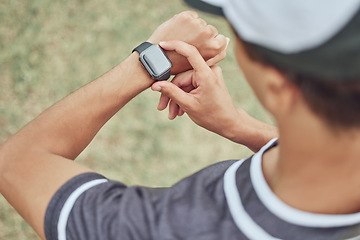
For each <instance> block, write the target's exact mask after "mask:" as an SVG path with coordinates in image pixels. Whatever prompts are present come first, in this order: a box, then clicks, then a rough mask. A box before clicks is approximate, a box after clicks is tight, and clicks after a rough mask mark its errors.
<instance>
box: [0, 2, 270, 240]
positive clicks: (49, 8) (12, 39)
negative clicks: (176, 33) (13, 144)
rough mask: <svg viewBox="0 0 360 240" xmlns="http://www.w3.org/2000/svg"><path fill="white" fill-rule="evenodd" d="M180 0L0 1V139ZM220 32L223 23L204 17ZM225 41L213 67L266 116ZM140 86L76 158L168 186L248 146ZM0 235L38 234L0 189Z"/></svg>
mask: <svg viewBox="0 0 360 240" xmlns="http://www.w3.org/2000/svg"><path fill="white" fill-rule="evenodd" d="M186 9H188V7H187V6H185V5H183V4H182V1H180V0H173V1H161V0H152V1H147V0H137V1H133V0H121V1H105V0H87V1H85V0H83V1H81V0H79V1H65V0H63V1H51V0H33V1H21V0H3V1H1V2H0V22H1V24H0V47H1V54H0V73H1V76H0V142H3V141H5V140H6V139H7V138H8V137H10V136H11V135H12V134H14V133H15V132H16V131H17V130H19V129H20V128H21V127H22V126H24V125H25V124H26V123H27V122H29V121H30V120H31V119H33V118H34V117H36V116H37V115H38V114H39V113H41V111H43V110H44V109H46V108H47V107H49V106H51V105H52V104H53V103H54V102H56V101H58V100H60V99H61V98H63V97H64V96H66V95H68V94H69V93H71V92H72V91H74V90H76V89H77V88H79V87H80V86H82V85H84V84H86V83H87V82H89V81H91V80H93V79H95V78H97V77H98V76H100V75H101V74H103V73H104V72H106V71H107V70H109V69H110V68H112V67H113V66H115V65H116V64H117V63H119V62H120V61H121V60H122V59H124V58H126V56H128V55H129V53H130V52H131V50H132V49H133V48H134V47H135V46H136V45H137V44H139V43H141V42H142V41H144V40H146V39H147V37H148V36H149V35H150V34H151V32H152V31H153V30H154V29H155V28H156V26H158V25H159V24H160V23H162V22H163V21H165V20H167V19H169V18H170V17H172V16H173V15H174V14H176V13H178V12H181V11H183V10H186ZM201 16H202V17H203V18H205V19H206V20H207V21H208V22H209V23H210V24H212V25H215V26H216V27H217V28H218V29H219V31H220V32H221V33H223V34H225V35H231V32H230V29H229V27H228V25H227V23H226V22H225V21H224V20H222V19H220V18H216V17H213V16H209V15H204V14H201ZM232 48H233V46H232V44H231V46H230V47H229V51H228V57H227V59H226V60H225V61H223V62H222V63H221V64H220V66H221V67H222V68H223V71H224V77H225V79H226V84H227V86H228V88H229V91H230V94H231V95H232V97H233V99H234V102H235V105H236V106H238V107H241V108H244V109H245V110H246V111H248V112H249V113H250V114H252V115H255V116H257V117H258V118H259V119H261V120H264V121H267V122H269V121H270V119H269V116H268V115H267V114H266V113H265V112H264V110H263V109H262V108H261V107H260V105H259V103H258V102H257V101H256V99H255V97H254V96H253V95H252V93H251V91H250V89H249V87H248V86H247V84H246V83H245V81H244V79H243V77H242V75H241V72H240V71H239V70H238V68H237V65H236V61H235V59H234V55H233V54H232ZM158 97H159V95H158V93H154V92H151V91H145V92H144V93H143V94H141V95H140V96H138V97H137V98H135V99H134V100H133V101H132V102H130V103H129V104H128V105H127V106H126V107H125V108H124V109H123V110H122V111H121V112H120V113H118V114H117V115H116V116H115V117H114V118H112V119H111V120H110V121H109V123H108V124H107V125H106V126H105V127H104V128H103V129H102V130H101V131H100V133H99V134H98V135H97V136H96V138H95V139H94V141H93V142H92V143H91V144H90V145H89V147H88V148H87V149H86V150H85V151H84V152H83V153H82V154H81V155H80V157H79V158H78V161H79V162H81V163H83V164H85V165H87V166H89V167H91V168H93V169H95V170H96V171H98V172H100V173H102V174H104V175H105V176H107V177H109V178H112V179H116V180H121V181H123V182H125V183H126V184H129V185H132V184H139V185H147V186H170V185H172V184H173V183H175V182H176V181H178V180H179V179H181V178H183V177H185V176H187V175H189V174H191V173H193V172H194V171H197V170H198V169H200V168H202V167H204V166H206V165H209V164H211V163H214V162H216V161H219V160H226V159H239V158H243V157H245V156H247V155H249V154H250V151H249V150H248V149H247V148H245V147H243V146H240V145H238V144H235V143H232V142H230V141H228V140H226V139H223V138H221V137H219V136H217V135H215V134H213V133H210V132H208V131H206V130H204V129H202V128H200V127H198V126H196V125H195V124H194V123H192V122H191V120H190V119H189V118H188V117H187V116H184V117H182V118H178V119H176V120H174V121H169V120H168V119H167V113H166V112H158V111H157V110H156V105H157V100H158ZM0 239H9V240H12V239H16V240H21V239H38V237H37V236H36V234H35V233H34V232H33V231H32V229H31V228H30V227H29V226H28V225H27V224H26V222H24V221H23V220H22V219H21V217H20V216H18V214H17V213H16V212H15V210H14V209H13V208H12V207H11V206H10V205H9V204H8V203H7V202H6V201H5V200H4V198H3V197H2V196H0Z"/></svg>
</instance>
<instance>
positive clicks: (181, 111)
mask: <svg viewBox="0 0 360 240" xmlns="http://www.w3.org/2000/svg"><path fill="white" fill-rule="evenodd" d="M184 113H185V112H184V110H182V108H179V112H178V116H179V117H181V116H182V115H184Z"/></svg>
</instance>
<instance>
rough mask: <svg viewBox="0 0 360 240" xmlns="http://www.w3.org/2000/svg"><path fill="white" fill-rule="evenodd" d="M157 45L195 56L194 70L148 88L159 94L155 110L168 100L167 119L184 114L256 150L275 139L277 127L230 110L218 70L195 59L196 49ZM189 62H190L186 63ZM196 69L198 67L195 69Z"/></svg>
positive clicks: (232, 108)
mask: <svg viewBox="0 0 360 240" xmlns="http://www.w3.org/2000/svg"><path fill="white" fill-rule="evenodd" d="M161 46H162V47H163V48H164V49H167V50H174V49H175V51H177V52H178V53H179V52H180V53H182V54H185V55H186V56H187V57H188V58H190V57H193V56H197V58H195V57H193V58H195V59H196V61H195V62H193V64H195V65H192V67H193V68H194V70H190V71H188V72H184V73H180V74H178V75H177V76H176V77H175V78H174V79H173V81H172V82H157V83H154V84H153V85H152V89H153V90H155V91H160V92H161V93H162V95H161V98H160V102H159V106H158V109H159V110H164V109H165V108H166V107H167V105H168V103H169V101H170V100H171V101H170V103H169V119H174V118H175V117H176V116H179V115H182V114H183V113H184V112H186V113H187V114H188V116H189V117H190V118H191V119H192V120H193V121H194V122H195V123H196V124H198V125H199V126H201V127H204V128H206V129H208V130H210V131H212V132H214V133H217V134H219V135H221V136H223V137H226V138H228V139H230V140H232V141H234V142H237V143H240V144H243V145H245V146H247V147H248V148H250V149H251V150H252V151H258V150H259V149H260V148H261V147H262V146H263V145H265V143H267V142H268V141H269V140H270V139H272V138H274V137H277V136H278V134H277V128H276V127H274V126H271V125H268V124H266V123H263V122H261V121H259V120H257V119H255V118H253V117H251V116H250V115H248V114H247V113H246V112H245V111H243V110H241V109H240V110H238V109H236V108H235V107H234V105H233V102H232V99H231V97H230V95H229V92H228V90H227V88H226V85H225V83H224V79H223V76H222V72H221V69H220V67H217V66H213V67H209V66H208V65H209V64H207V62H205V61H204V60H203V59H201V58H199V56H200V55H199V53H198V51H197V50H196V49H193V48H191V47H190V52H186V53H184V52H182V51H183V50H184V49H187V48H189V46H186V44H184V43H180V42H178V41H169V42H166V43H162V44H161ZM189 62H190V61H189ZM196 66H201V69H197V68H196Z"/></svg>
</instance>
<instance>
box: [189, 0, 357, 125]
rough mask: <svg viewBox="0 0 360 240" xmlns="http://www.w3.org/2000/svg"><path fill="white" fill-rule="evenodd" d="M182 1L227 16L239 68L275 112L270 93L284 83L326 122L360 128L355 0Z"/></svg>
mask: <svg viewBox="0 0 360 240" xmlns="http://www.w3.org/2000/svg"><path fill="white" fill-rule="evenodd" d="M186 1H187V2H188V3H189V4H190V5H193V6H195V7H197V8H199V9H201V10H205V11H209V12H213V13H216V14H218V15H222V14H223V15H225V16H226V18H227V19H228V20H229V22H230V24H231V25H232V27H233V29H234V31H235V33H236V35H237V50H236V54H237V58H238V62H239V64H240V67H241V68H242V70H243V72H244V74H245V76H246V78H247V80H248V81H249V84H250V85H251V86H252V88H253V89H254V91H255V93H256V95H257V96H258V98H259V100H260V101H261V102H262V103H263V105H264V106H265V107H266V108H267V109H269V110H270V112H272V113H273V114H274V115H275V117H276V112H274V109H273V108H272V105H271V101H274V100H273V99H272V98H271V96H275V95H271V94H272V93H273V94H276V93H277V92H276V91H278V90H279V89H278V88H277V87H276V86H286V87H287V88H286V89H287V90H289V92H288V93H290V94H288V95H287V96H288V97H289V98H290V99H288V100H289V101H290V102H291V101H293V100H294V98H296V97H299V96H300V97H301V99H302V100H303V101H304V103H306V105H307V106H308V107H309V109H310V110H311V111H312V112H313V113H315V114H316V115H317V116H319V117H320V118H321V119H322V120H324V122H326V123H328V125H330V126H332V127H336V128H354V127H356V128H360V122H359V121H358V119H359V117H360V67H359V66H360V28H359V27H358V26H359V25H360V11H359V8H360V1H359V0H350V1H345V2H344V1H342V0H331V1H329V0H321V1H315V2H314V1H312V0H306V1H295V2H294V1H269V0H266V1H265V0H258V1H254V0H223V1H221V0H204V1H192V0H186ZM209 6H211V7H209ZM273 79H277V80H278V81H277V82H276V81H275V80H273ZM281 81H283V82H281ZM269 82H270V84H269ZM275 83H276V84H280V85H276V84H275ZM274 84H275V85H274ZM281 84H282V85H281ZM274 90H276V91H274ZM291 95H293V96H291ZM277 97H279V98H280V95H279V94H278V96H277ZM281 103H283V102H281ZM277 104H280V102H278V103H277ZM278 107H279V108H280V106H278Z"/></svg>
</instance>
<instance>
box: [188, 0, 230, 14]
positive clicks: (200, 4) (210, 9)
mask: <svg viewBox="0 0 360 240" xmlns="http://www.w3.org/2000/svg"><path fill="white" fill-rule="evenodd" d="M184 1H185V2H186V3H187V4H188V5H189V6H191V7H193V8H196V9H198V10H200V11H202V12H207V13H211V14H215V15H218V16H222V17H224V16H225V15H224V12H223V9H222V8H221V7H219V6H215V5H213V4H211V3H208V2H205V1H201V0H184Z"/></svg>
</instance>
